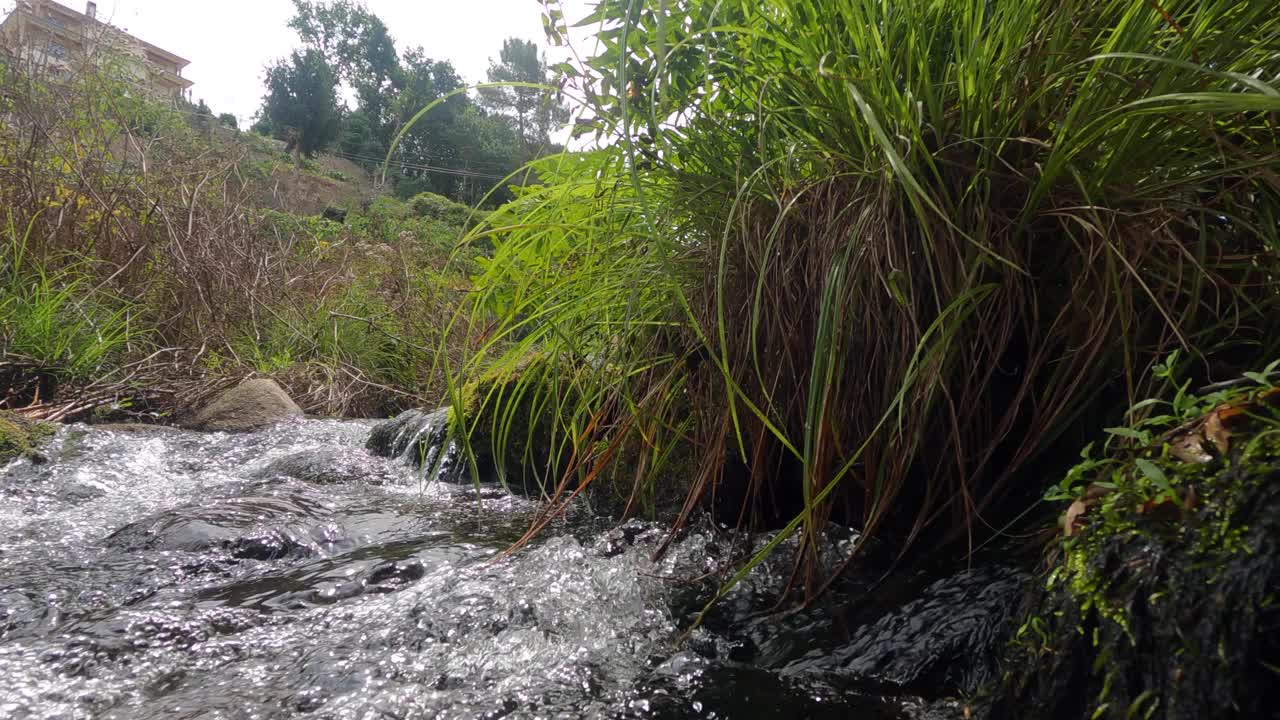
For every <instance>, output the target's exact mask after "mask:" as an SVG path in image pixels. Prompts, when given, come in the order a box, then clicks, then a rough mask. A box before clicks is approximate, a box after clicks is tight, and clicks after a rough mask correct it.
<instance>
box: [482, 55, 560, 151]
mask: <svg viewBox="0 0 1280 720" xmlns="http://www.w3.org/2000/svg"><path fill="white" fill-rule="evenodd" d="M489 82H525V83H535V84H539V85H550V84H552V82H551V73H550V71H549V70H548V68H547V62H546V58H545V57H543V55H542V54H541V53H540V52H539V51H538V46H537V44H536V43H534V42H532V41H530V40H521V39H519V38H508V39H506V40H504V41H503V43H502V52H501V53H499V55H498V60H497V61H492V60H491V61H490V63H489ZM480 101H481V103H482V104H483V105H484V106H485V107H486V108H488V109H490V110H492V111H494V112H496V113H498V114H500V115H502V116H504V117H506V118H508V119H509V120H510V121H511V122H512V124H513V127H514V129H515V132H516V137H517V138H518V139H519V141H520V149H521V154H522V156H523V159H525V160H528V159H530V158H532V157H534V156H536V155H538V154H541V153H543V152H546V151H547V150H548V149H550V148H551V147H552V144H551V132H552V131H553V130H554V129H555V128H556V127H557V126H558V125H562V124H564V123H566V122H568V120H569V109H568V107H567V106H566V105H565V104H564V101H563V100H562V99H560V98H559V97H557V96H556V95H555V94H554V93H553V92H551V91H549V90H539V89H537V88H529V87H500V88H484V89H482V90H481V91H480Z"/></svg>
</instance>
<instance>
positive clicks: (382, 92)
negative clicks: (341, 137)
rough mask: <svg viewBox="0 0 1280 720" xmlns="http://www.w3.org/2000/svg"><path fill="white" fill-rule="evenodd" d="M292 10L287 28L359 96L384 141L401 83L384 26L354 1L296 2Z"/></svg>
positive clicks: (361, 103)
mask: <svg viewBox="0 0 1280 720" xmlns="http://www.w3.org/2000/svg"><path fill="white" fill-rule="evenodd" d="M293 5H294V11H295V14H294V16H293V19H291V20H290V21H289V27H291V28H293V29H294V30H296V31H297V33H298V36H299V37H300V38H301V39H302V42H303V44H304V46H305V47H306V48H307V49H310V50H314V51H316V52H318V53H320V54H321V55H323V56H324V59H325V62H326V63H328V65H329V67H331V68H333V71H334V73H335V74H336V75H337V77H338V80H340V81H341V82H343V83H345V84H346V86H347V87H349V88H350V89H351V90H353V91H354V92H355V94H356V97H357V98H358V100H359V109H360V110H361V111H363V112H364V114H365V120H366V121H367V122H368V123H369V124H370V125H371V127H372V128H373V130H374V132H375V134H377V135H379V136H382V139H383V140H384V141H386V140H387V139H388V137H386V136H387V135H388V134H389V133H390V125H391V119H390V117H389V116H388V111H389V105H390V98H391V97H392V96H393V95H394V91H395V90H397V89H398V86H399V85H401V84H402V72H401V67H400V61H399V58H398V57H397V56H396V46H395V41H394V40H392V38H391V34H390V32H388V30H387V26H386V23H384V22H382V19H381V18H379V17H378V16H377V15H374V14H373V13H371V12H369V10H368V9H367V8H365V7H364V5H362V4H359V3H356V2H352V1H351V0H334V1H333V2H328V3H325V2H310V1H309V0H294V3H293Z"/></svg>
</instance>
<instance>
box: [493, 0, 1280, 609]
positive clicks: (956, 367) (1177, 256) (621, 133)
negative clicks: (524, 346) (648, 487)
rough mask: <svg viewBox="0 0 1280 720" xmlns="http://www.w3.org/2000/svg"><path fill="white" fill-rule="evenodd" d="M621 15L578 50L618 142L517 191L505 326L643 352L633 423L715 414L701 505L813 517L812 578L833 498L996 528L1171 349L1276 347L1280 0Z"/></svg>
mask: <svg viewBox="0 0 1280 720" xmlns="http://www.w3.org/2000/svg"><path fill="white" fill-rule="evenodd" d="M593 18H594V19H597V20H601V21H602V30H601V36H602V40H603V42H602V43H601V48H602V51H601V54H600V55H599V56H597V57H594V58H591V59H589V60H588V61H587V63H586V65H585V66H582V67H576V68H570V69H569V70H568V72H569V73H570V74H572V75H575V76H577V80H575V82H576V83H578V84H582V85H585V86H586V87H587V92H588V97H590V98H591V99H592V101H593V103H594V105H593V107H592V110H593V111H594V117H595V119H594V120H593V123H594V124H595V126H596V127H598V128H599V131H600V133H601V134H602V136H605V137H607V138H608V140H610V141H611V142H612V143H613V144H612V146H611V147H609V149H606V150H604V151H601V152H599V153H596V154H594V155H584V156H580V157H577V158H570V157H566V158H560V159H557V160H556V161H554V162H546V161H544V162H543V163H540V164H538V165H537V170H538V172H539V176H540V177H541V178H542V179H543V182H544V183H545V185H544V186H543V187H540V188H526V189H525V190H524V191H523V194H522V196H521V197H518V198H517V199H516V200H515V201H514V202H513V203H512V204H511V205H510V206H509V207H508V208H507V209H506V210H504V211H502V212H499V213H497V214H496V216H495V217H494V218H492V219H491V220H490V227H489V229H487V230H486V231H485V232H492V233H493V234H495V236H496V240H495V242H496V249H495V252H494V257H493V261H492V262H491V263H486V264H485V266H484V267H485V273H484V275H483V276H482V277H481V279H480V281H479V285H478V289H480V290H481V291H482V292H481V293H480V294H479V295H478V296H477V298H476V305H475V306H474V307H475V308H476V310H477V312H493V311H496V312H498V313H500V318H501V319H500V321H499V322H498V323H497V324H496V325H495V324H491V323H485V322H476V323H475V327H476V328H477V336H478V337H480V338H489V337H495V336H497V337H519V338H522V340H521V342H522V343H523V342H524V341H525V340H524V339H528V338H532V340H531V341H530V342H535V343H537V344H539V345H540V346H541V347H542V348H543V350H544V351H547V352H552V353H564V354H566V355H573V356H578V357H592V358H594V359H596V361H598V362H600V363H603V364H609V365H613V366H615V367H618V368H620V375H621V377H623V378H625V380H624V381H622V382H617V381H614V380H612V379H609V380H608V386H607V387H601V388H599V390H600V391H601V392H602V393H605V394H607V395H608V397H609V399H608V400H607V401H605V402H604V404H605V405H607V406H609V407H612V408H615V409H616V411H617V412H618V413H620V414H622V415H624V416H625V417H626V418H628V419H629V422H616V423H615V424H614V427H616V428H619V429H620V431H621V430H622V429H625V430H626V431H628V432H629V431H631V430H632V429H633V428H635V427H638V426H642V425H647V426H650V427H662V428H667V429H673V428H678V427H681V426H682V425H683V423H684V422H685V421H686V419H687V418H688V416H690V415H691V416H692V418H693V423H692V428H693V433H694V443H695V447H696V448H697V454H698V461H699V470H698V472H697V475H696V479H695V482H694V485H693V488H692V491H691V497H690V501H689V502H688V503H687V504H686V506H685V512H686V516H687V513H688V512H692V511H693V510H694V509H695V508H697V507H698V506H699V501H700V500H702V501H705V500H708V499H709V498H710V497H711V496H712V495H713V494H715V493H720V494H722V495H737V496H740V497H742V498H745V501H744V502H743V503H742V506H741V507H740V509H739V512H738V517H740V518H741V519H742V520H743V521H745V522H754V523H756V524H773V523H778V524H785V527H786V528H787V530H788V532H795V531H799V532H801V533H802V535H803V538H802V543H801V546H802V547H803V548H804V551H803V554H804V557H805V558H806V562H807V565H808V571H807V572H806V573H805V575H804V577H805V578H806V581H805V583H804V584H803V585H804V588H805V589H806V591H808V592H816V591H817V590H818V589H819V588H820V587H822V578H823V576H824V575H825V572H824V570H823V568H822V567H821V565H820V562H819V558H818V554H817V547H818V543H817V537H818V532H819V530H820V529H821V528H822V527H823V525H824V523H825V522H826V521H827V520H828V519H829V518H838V519H843V520H846V521H848V522H851V523H853V524H855V525H858V526H860V527H861V528H862V529H863V530H864V533H863V537H864V539H865V538H870V537H872V536H874V535H875V534H876V533H877V531H879V530H892V531H894V534H895V535H896V536H897V537H898V538H899V539H901V540H903V541H906V542H908V543H909V542H911V541H913V540H915V539H918V538H920V537H923V536H925V535H926V534H927V533H933V537H935V538H936V539H937V540H939V541H943V542H945V541H950V540H958V539H963V540H965V541H966V545H967V544H968V543H969V542H972V541H973V540H974V539H975V536H976V535H979V534H982V533H984V532H986V528H988V527H999V526H1000V525H1001V523H1002V522H1003V521H1005V520H1007V519H1008V518H1009V517H1010V516H1011V514H1012V513H1013V512H1014V511H1015V510H1016V509H1017V502H1018V501H1019V499H1020V498H1026V497H1028V496H1029V495H1035V494H1036V490H1037V488H1034V487H1032V488H1027V487H1025V486H1023V487H1019V483H1026V482H1027V481H1026V479H1025V478H1026V477H1028V476H1029V477H1032V478H1033V479H1034V478H1035V477H1038V475H1039V473H1036V472H1032V470H1033V469H1034V468H1035V467H1036V466H1035V465H1034V463H1036V462H1047V463H1050V464H1052V463H1053V462H1054V456H1055V453H1057V452H1059V451H1060V450H1062V449H1065V448H1066V447H1068V446H1069V445H1070V443H1065V444H1064V443H1060V442H1059V441H1060V440H1061V439H1062V438H1064V437H1067V436H1069V435H1070V434H1072V433H1074V432H1076V431H1077V424H1078V422H1079V420H1080V419H1081V418H1084V417H1096V416H1106V415H1108V414H1115V413H1119V412H1120V411H1121V410H1123V408H1124V407H1125V406H1126V405H1127V404H1128V403H1127V402H1126V400H1132V399H1133V398H1135V397H1139V396H1141V395H1140V394H1141V393H1144V392H1145V389H1146V388H1148V387H1149V386H1150V384H1151V382H1152V373H1151V368H1152V366H1153V365H1154V363H1155V362H1156V361H1157V360H1158V359H1159V358H1160V357H1162V356H1163V355H1165V354H1166V353H1167V352H1168V351H1169V350H1171V349H1173V348H1175V347H1183V348H1186V349H1187V350H1188V351H1190V352H1192V353H1194V354H1195V355H1196V356H1197V358H1198V360H1199V363H1198V366H1199V368H1200V374H1201V375H1202V376H1205V377H1208V376H1211V375H1214V374H1218V373H1221V372H1223V371H1224V370H1225V371H1230V370H1231V369H1233V368H1232V366H1233V365H1238V364H1240V363H1242V362H1252V361H1254V360H1256V359H1257V358H1258V357H1264V356H1266V355H1267V354H1268V353H1271V352H1273V351H1274V349H1275V347H1276V345H1277V339H1278V338H1280V333H1277V321H1276V318H1277V317H1280V315H1277V313H1276V309H1277V308H1276V303H1277V300H1280V295H1278V294H1277V292H1276V289H1275V285H1274V282H1273V278H1274V277H1275V276H1276V273H1277V271H1278V270H1280V267H1277V262H1276V259H1277V258H1276V251H1277V249H1280V224H1278V223H1277V218H1280V191H1278V188H1277V187H1276V185H1275V183H1274V180H1273V179H1271V178H1270V173H1269V171H1268V170H1266V169H1265V168H1267V167H1269V166H1270V165H1272V164H1274V163H1275V162H1276V161H1277V159H1278V158H1280V146H1278V145H1277V138H1280V134H1277V132H1276V127H1275V117H1276V112H1277V111H1280V86H1277V82H1278V80H1277V78H1280V54H1277V53H1276V52H1275V44H1274V41H1273V40H1274V37H1275V36H1276V33H1277V31H1280V19H1277V18H1276V17H1275V15H1274V13H1271V12H1270V11H1269V9H1268V8H1266V7H1264V6H1263V4H1259V3H1246V4H1240V3H1236V2H1229V1H1227V0H1221V1H1214V2H1208V3H1204V2H1191V1H1190V0H1187V1H1181V0H1179V1H1176V2H1172V3H1170V2H1164V3H1161V4H1160V6H1156V5H1154V4H1149V3H1133V2H1128V0H1123V1H1122V0H1114V1H1106V2H1101V3H1099V2H1083V0H1073V1H1072V2H1067V3H1065V4H1064V3H1058V4H1044V3H1040V2H1035V1H1033V0H996V1H995V2H987V1H986V0H964V1H962V2H955V1H954V0H912V1H909V2H902V3H882V2H877V1H875V0H854V1H853V2H846V1H844V0H841V1H839V2H837V1H836V0H787V1H786V2H782V3H771V4H767V5H760V4H753V3H736V2H735V3H716V2H710V1H707V2H703V1H702V0H689V1H688V2H682V3H665V2H659V1H658V0H653V1H652V2H640V3H623V2H616V1H612V0H611V1H609V2H604V3H601V4H600V6H599V7H598V8H597V10H596V12H595V13H594V14H593ZM1224 143H1225V144H1224ZM490 361H492V358H489V359H487V360H486V359H485V358H483V357H477V358H473V363H472V364H473V365H474V366H475V367H480V366H482V365H483V364H484V363H485V362H490ZM587 395H588V396H592V395H593V393H587ZM681 396H685V397H687V398H688V402H687V404H682V403H680V402H676V401H675V398H678V397H681ZM685 408H687V410H686V409H685ZM668 432H670V430H668ZM735 466H743V467H745V468H747V471H746V472H745V473H744V474H738V473H735V472H733V471H732V468H733V467H735ZM1028 473H1030V475H1027V474H1028ZM641 481H642V482H644V481H646V479H645V478H642V479H641ZM735 486H736V487H735ZM786 534H787V533H783V535H786Z"/></svg>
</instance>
